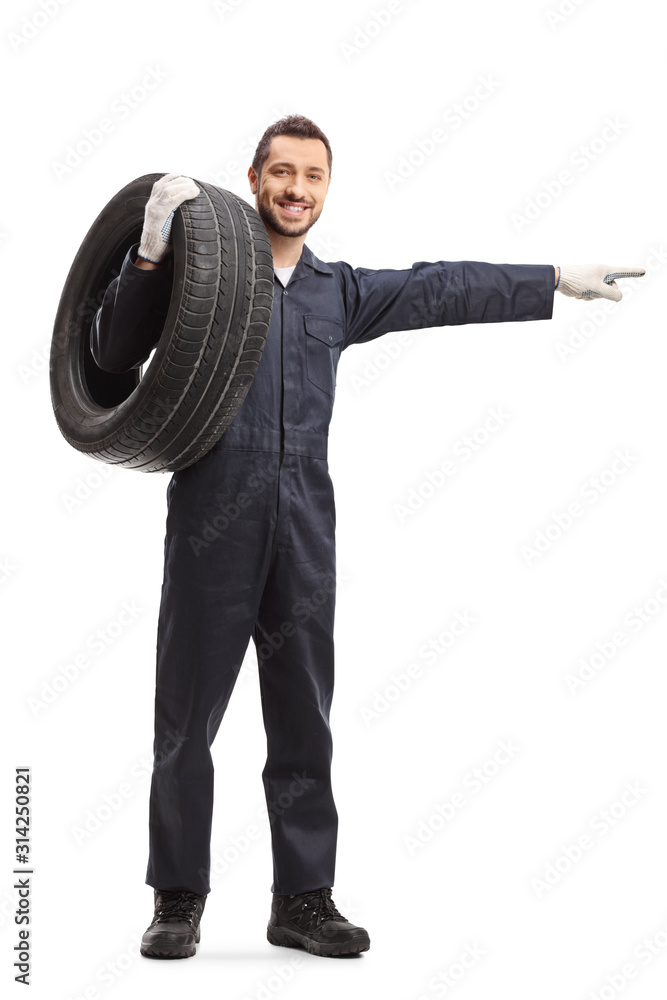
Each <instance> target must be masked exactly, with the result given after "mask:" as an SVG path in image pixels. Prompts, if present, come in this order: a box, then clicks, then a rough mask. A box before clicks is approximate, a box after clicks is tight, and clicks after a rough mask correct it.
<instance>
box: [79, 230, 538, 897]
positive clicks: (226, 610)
mask: <svg viewBox="0 0 667 1000" xmlns="http://www.w3.org/2000/svg"><path fill="white" fill-rule="evenodd" d="M137 249H138V244H135V246H133V247H132V248H131V249H130V250H129V251H128V254H127V256H126V258H125V261H124V263H123V267H122V271H121V275H120V279H119V278H116V279H114V281H113V282H112V283H111V285H110V286H109V288H108V289H107V293H106V296H105V299H104V302H103V304H102V306H101V308H100V310H99V312H98V314H97V316H96V318H95V321H94V323H93V328H92V331H91V338H92V349H93V354H94V356H95V359H96V361H97V363H98V364H99V365H100V366H101V367H102V368H106V369H107V370H110V371H114V370H115V371H121V370H125V369H127V368H130V367H135V366H136V365H138V364H140V363H141V362H142V361H144V360H146V358H147V357H148V355H149V353H150V350H151V349H152V347H153V346H154V345H155V343H156V342H157V339H158V336H159V331H160V329H161V325H162V320H163V318H164V315H165V312H166V305H167V303H168V299H169V289H170V279H171V274H170V271H171V263H170V260H169V259H168V261H167V262H166V263H165V264H163V265H161V267H160V268H158V269H157V270H153V271H144V270H142V269H140V268H138V267H136V266H135V265H134V264H133V263H131V260H134V259H135V256H136V252H137ZM119 280H120V282H121V284H120V287H118V286H119ZM553 296H554V268H553V267H552V266H551V265H550V264H548V265H533V264H528V265H516V264H486V263H480V262H475V261H457V262H447V261H438V262H435V263H428V262H418V263H415V264H414V265H413V266H412V267H411V268H407V269H405V270H391V269H381V270H370V269H368V268H352V267H351V266H350V265H349V264H347V263H345V262H344V261H337V262H335V263H328V264H327V263H323V262H322V261H320V260H318V259H317V257H315V256H314V254H313V253H312V252H311V251H310V249H309V248H308V247H307V246H305V245H304V247H303V251H302V254H301V257H300V259H299V262H298V264H297V265H296V268H295V270H294V272H293V274H292V277H291V279H290V281H289V283H288V286H287V288H283V286H282V285H281V283H280V282H279V280H278V278H277V277H276V278H275V279H274V299H273V312H272V315H271V323H270V326H269V330H268V335H267V340H266V346H265V349H264V353H263V355H262V359H261V361H260V364H259V368H258V371H257V374H256V376H255V378H254V380H253V382H252V385H251V387H250V390H249V392H248V395H247V397H246V399H245V400H244V402H243V404H242V406H241V408H240V410H239V412H238V414H237V415H236V417H235V418H234V421H233V423H232V424H231V426H230V427H229V428H228V430H227V431H226V432H225V433H224V434H223V436H222V438H221V439H220V440H219V441H218V443H217V444H216V445H215V446H214V448H213V449H212V450H211V451H210V452H209V453H208V454H206V455H205V456H204V457H203V458H202V459H200V460H199V461H198V462H196V463H195V464H194V465H192V466H190V467H189V468H188V469H184V470H183V471H181V472H176V473H174V474H173V475H172V478H171V480H170V482H169V485H168V488H167V501H168V515H167V530H166V538H165V566H164V582H163V587H162V600H161V606H160V615H159V623H158V637H157V680H156V699H155V744H154V749H155V764H154V770H153V779H152V784H151V795H150V856H149V862H148V872H147V876H146V882H147V883H148V884H149V885H151V886H153V887H155V888H158V889H189V890H191V891H193V892H196V893H198V894H206V893H208V892H209V891H210V883H209V867H210V835H211V814H212V807H213V765H212V761H211V754H210V746H211V743H212V742H213V739H214V737H215V735H216V732H217V730H218V726H219V725H220V721H221V719H222V716H223V714H224V712H225V709H226V707H227V703H228V701H229V698H230V695H231V692H232V689H233V686H234V682H235V680H236V677H237V675H238V672H239V669H240V667H241V664H242V661H243V658H244V655H245V653H246V650H247V647H248V643H249V641H250V637H251V636H252V638H253V640H254V643H255V646H256V649H257V659H258V667H259V680H260V692H261V701H262V711H263V716H264V725H265V728H266V737H267V759H266V765H265V767H264V770H263V772H262V778H263V782H264V788H265V792H266V800H267V806H268V811H269V818H270V821H271V837H272V850H273V884H272V886H271V891H272V892H277V893H281V894H287V893H301V892H306V891H308V890H310V889H315V888H319V887H320V886H333V884H334V868H335V856H336V837H337V828H338V816H337V813H336V807H335V804H334V799H333V795H332V790H331V781H330V767H331V757H332V741H331V731H330V728H329V711H330V707H331V699H332V695H333V684H334V644H333V628H334V606H335V578H336V563H335V544H334V534H335V524H336V513H335V506H334V494H333V486H332V483H331V479H330V477H329V470H328V465H327V435H328V428H329V422H330V419H331V411H332V406H333V400H334V389H335V383H336V368H337V364H338V359H339V356H340V352H341V350H344V349H345V348H346V347H349V346H350V345H351V344H358V343H365V342H366V341H369V340H373V339H375V338H376V337H379V336H381V335H382V334H384V333H388V332H389V331H392V330H411V329H421V328H425V327H433V326H441V325H453V324H461V323H496V322H502V321H510V320H512V321H517V320H540V319H551V314H552V309H553Z"/></svg>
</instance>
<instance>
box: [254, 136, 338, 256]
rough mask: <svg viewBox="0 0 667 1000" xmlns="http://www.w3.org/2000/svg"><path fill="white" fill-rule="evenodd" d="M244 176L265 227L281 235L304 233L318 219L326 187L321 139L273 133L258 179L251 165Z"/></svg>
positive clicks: (326, 168) (326, 171)
mask: <svg viewBox="0 0 667 1000" xmlns="http://www.w3.org/2000/svg"><path fill="white" fill-rule="evenodd" d="M248 178H249V180H250V190H251V191H252V193H253V194H254V195H255V206H256V208H257V211H258V212H259V214H260V216H261V218H262V220H263V222H264V225H265V226H266V227H267V229H269V228H270V229H273V230H275V232H277V233H279V234H280V235H281V236H304V235H305V234H306V233H307V232H308V230H309V229H310V227H311V226H312V225H313V223H314V222H316V221H317V220H318V219H319V217H320V213H321V211H322V207H323V205H324V199H325V197H326V194H327V191H328V190H329V182H330V180H331V178H330V176H329V167H328V162H327V151H326V147H325V145H324V143H323V142H322V141H321V139H299V138H297V137H296V136H291V135H277V136H275V137H274V138H273V139H272V140H271V148H270V149H269V155H268V156H267V158H266V160H265V161H264V164H263V166H262V169H261V177H260V178H259V181H258V178H257V174H256V173H255V171H254V170H253V168H252V167H251V168H250V170H249V171H248Z"/></svg>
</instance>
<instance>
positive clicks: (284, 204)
mask: <svg viewBox="0 0 667 1000" xmlns="http://www.w3.org/2000/svg"><path fill="white" fill-rule="evenodd" d="M278 204H279V206H280V207H281V208H282V210H283V212H285V213H286V214H287V215H303V213H304V212H305V211H306V209H307V208H308V206H307V205H296V204H294V202H291V201H279V202H278Z"/></svg>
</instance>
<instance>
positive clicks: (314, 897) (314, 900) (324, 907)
mask: <svg viewBox="0 0 667 1000" xmlns="http://www.w3.org/2000/svg"><path fill="white" fill-rule="evenodd" d="M299 896H300V898H301V899H302V900H303V902H302V904H301V909H302V910H311V911H312V913H311V919H316V920H317V923H318V924H321V923H324V922H325V921H326V920H345V917H344V916H343V914H342V913H340V912H339V911H338V909H337V907H336V904H335V903H334V901H333V899H332V898H331V889H316V890H315V891H314V892H304V893H300V894H299Z"/></svg>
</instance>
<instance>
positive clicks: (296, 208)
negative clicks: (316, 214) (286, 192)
mask: <svg viewBox="0 0 667 1000" xmlns="http://www.w3.org/2000/svg"><path fill="white" fill-rule="evenodd" d="M282 207H283V208H285V209H287V211H288V212H294V213H295V214H297V213H298V212H303V211H305V207H306V206H305V205H301V206H298V205H283V206H282Z"/></svg>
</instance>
